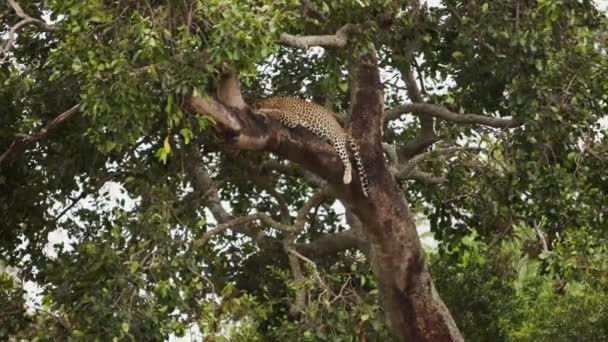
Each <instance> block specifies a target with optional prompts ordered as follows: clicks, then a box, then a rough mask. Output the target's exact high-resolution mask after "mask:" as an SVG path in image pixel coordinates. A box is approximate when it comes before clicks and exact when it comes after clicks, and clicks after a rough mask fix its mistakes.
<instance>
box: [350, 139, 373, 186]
mask: <svg viewBox="0 0 608 342" xmlns="http://www.w3.org/2000/svg"><path fill="white" fill-rule="evenodd" d="M348 143H349V145H350V149H351V151H352V152H353V157H354V158H355V166H356V168H357V173H358V174H359V180H360V181H361V190H362V191H363V195H364V196H365V197H368V195H369V182H368V180H367V173H366V172H365V168H364V167H363V160H362V159H361V154H360V153H359V145H357V142H356V141H355V139H354V138H353V137H352V136H350V135H348Z"/></svg>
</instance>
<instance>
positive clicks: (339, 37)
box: [279, 24, 360, 49]
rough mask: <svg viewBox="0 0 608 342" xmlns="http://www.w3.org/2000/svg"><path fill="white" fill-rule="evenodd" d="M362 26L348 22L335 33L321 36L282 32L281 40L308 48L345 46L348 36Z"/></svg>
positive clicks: (287, 43) (301, 47)
mask: <svg viewBox="0 0 608 342" xmlns="http://www.w3.org/2000/svg"><path fill="white" fill-rule="evenodd" d="M359 30H360V27H359V26H358V25H354V24H346V25H344V26H342V27H341V28H340V29H339V30H338V31H336V33H335V34H333V35H319V36H296V35H292V34H289V33H282V34H281V36H280V37H279V41H280V42H281V43H283V44H286V45H289V46H293V47H296V48H300V49H308V48H309V47H312V46H324V47H330V46H331V47H340V48H341V47H344V46H346V44H347V43H348V36H349V35H350V34H352V33H355V32H358V31H359Z"/></svg>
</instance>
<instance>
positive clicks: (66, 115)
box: [0, 105, 79, 165]
mask: <svg viewBox="0 0 608 342" xmlns="http://www.w3.org/2000/svg"><path fill="white" fill-rule="evenodd" d="M78 106H79V105H75V106H73V107H72V108H70V109H68V110H66V111H65V112H63V113H61V114H59V115H57V116H56V117H54V118H53V119H52V120H51V121H49V122H48V123H47V124H46V126H45V127H44V128H43V129H42V130H40V132H38V133H35V134H33V135H28V134H22V133H18V134H15V140H13V142H12V143H11V145H10V146H9V147H8V149H6V150H5V151H4V153H2V155H0V165H2V163H3V162H5V161H7V160H10V159H12V158H13V157H14V156H15V154H16V153H17V151H18V150H19V149H20V147H21V146H22V145H24V144H31V143H35V142H37V141H40V140H43V139H46V138H47V137H48V136H49V135H50V134H51V133H52V132H53V131H55V130H56V129H57V128H58V127H60V126H61V125H62V124H63V123H64V122H66V121H68V120H70V119H72V118H73V117H74V116H76V114H78V113H79V110H78Z"/></svg>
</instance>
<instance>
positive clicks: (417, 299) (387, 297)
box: [188, 54, 462, 341]
mask: <svg viewBox="0 0 608 342" xmlns="http://www.w3.org/2000/svg"><path fill="white" fill-rule="evenodd" d="M233 84H238V83H233ZM352 84H353V86H352V91H351V106H352V108H351V113H352V118H353V121H352V132H353V135H354V136H355V138H356V139H357V140H358V141H359V145H360V149H361V153H362V156H363V161H364V166H365V169H366V171H367V173H368V178H369V180H370V185H371V193H370V196H369V197H365V196H363V193H362V191H361V185H360V183H359V182H358V177H354V178H353V182H352V183H351V184H347V185H345V184H343V183H342V181H341V179H342V172H343V169H342V164H341V162H340V159H339V158H338V156H337V154H336V152H335V150H334V149H333V147H331V146H330V145H329V144H328V143H327V142H325V141H324V140H322V139H319V138H318V137H316V136H315V135H313V134H312V133H310V132H308V131H307V130H305V129H304V128H296V129H287V128H285V127H284V126H282V125H280V124H279V123H278V122H276V121H274V120H272V119H270V118H267V117H265V116H263V115H260V114H257V113H255V112H254V111H253V110H252V109H251V108H249V107H244V108H237V107H235V106H233V104H235V103H238V102H240V101H239V100H238V99H237V101H235V100H234V99H230V98H218V99H217V100H215V99H212V98H203V97H198V96H193V97H191V98H189V99H188V103H189V104H190V106H191V107H192V108H194V109H195V110H196V111H198V112H200V113H202V114H208V115H211V116H213V117H214V118H215V119H216V121H217V122H218V123H219V127H218V129H219V131H220V132H219V133H220V135H221V136H222V137H223V138H224V139H225V143H227V144H231V145H232V146H234V147H236V148H239V149H244V150H265V151H269V152H273V153H275V154H277V155H280V156H282V157H284V158H286V159H288V160H290V161H292V162H295V163H298V164H300V165H301V166H302V167H303V168H305V169H306V170H308V171H311V172H313V173H315V174H317V175H318V176H319V177H321V178H323V179H324V180H325V181H327V183H328V185H329V186H330V188H331V191H332V192H333V193H334V194H336V195H337V196H338V197H339V198H340V200H341V201H342V202H343V203H344V205H345V206H346V207H347V210H348V211H350V212H352V213H353V214H354V215H356V216H357V217H358V219H359V220H360V222H361V227H363V228H362V230H363V234H364V238H365V240H367V241H365V242H363V243H361V242H360V239H359V238H356V237H355V236H354V235H353V236H352V238H350V239H348V240H347V241H345V242H344V243H343V244H338V243H336V240H335V239H333V238H332V239H330V238H328V239H327V241H324V242H327V243H328V245H330V246H334V247H335V249H339V248H345V245H347V246H346V247H348V246H353V247H355V246H357V247H359V248H361V246H362V245H365V247H363V248H365V249H366V253H367V254H368V255H369V256H370V261H371V265H372V268H373V270H374V273H375V275H376V277H377V279H378V283H379V287H380V290H381V293H382V297H383V304H384V311H385V314H386V320H387V322H388V325H389V327H390V329H391V330H392V331H393V332H394V334H395V335H396V336H397V337H398V339H399V340H400V341H462V337H461V336H460V333H459V331H458V329H457V327H456V325H455V323H454V321H453V319H452V317H451V315H450V313H449V312H448V310H447V308H446V307H445V305H444V304H443V302H442V301H441V299H440V298H439V296H438V295H437V293H436V292H435V289H434V286H433V283H432V281H431V277H430V274H429V272H428V269H427V267H426V265H425V262H424V254H423V251H422V247H421V244H420V241H419V238H418V235H417V232H416V227H415V224H414V221H413V219H412V215H411V213H410V211H409V209H408V205H407V202H406V200H405V198H404V197H403V193H402V190H401V189H400V188H399V186H398V185H397V183H396V182H395V179H394V178H393V176H392V174H391V173H390V171H389V168H388V166H387V164H386V161H385V159H384V156H383V150H382V148H383V147H382V125H383V123H384V119H385V118H384V115H383V95H382V84H381V82H380V77H379V70H378V66H377V60H376V57H375V54H369V55H366V56H364V57H362V58H361V59H360V61H359V62H358V63H357V64H356V66H355V68H354V71H353V82H352ZM221 93H223V94H235V93H234V92H232V91H231V90H229V89H225V90H224V91H222V92H221ZM237 93H238V92H237ZM239 107H240V106H239ZM343 235H348V233H344V234H343ZM317 244H321V242H320V241H319V242H317ZM307 247H309V248H307ZM314 247H318V246H317V245H310V246H302V245H296V248H297V249H298V250H301V251H303V252H304V253H305V254H308V255H319V254H323V253H319V251H318V250H316V248H314Z"/></svg>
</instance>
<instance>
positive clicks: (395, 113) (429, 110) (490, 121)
mask: <svg viewBox="0 0 608 342" xmlns="http://www.w3.org/2000/svg"><path fill="white" fill-rule="evenodd" d="M386 113H387V115H386V118H387V120H391V119H396V118H398V117H399V116H401V115H403V114H406V113H417V114H425V115H429V116H432V117H436V118H440V119H443V120H446V121H451V122H455V123H462V124H476V125H484V126H490V127H496V128H513V127H518V126H521V125H522V124H523V121H520V120H517V119H504V118H495V117H490V116H484V115H477V114H463V113H455V112H452V111H450V110H448V109H447V108H445V107H442V106H438V105H434V104H430V103H409V104H405V105H401V106H397V107H395V108H393V109H391V110H388V111H387V112H386Z"/></svg>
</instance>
